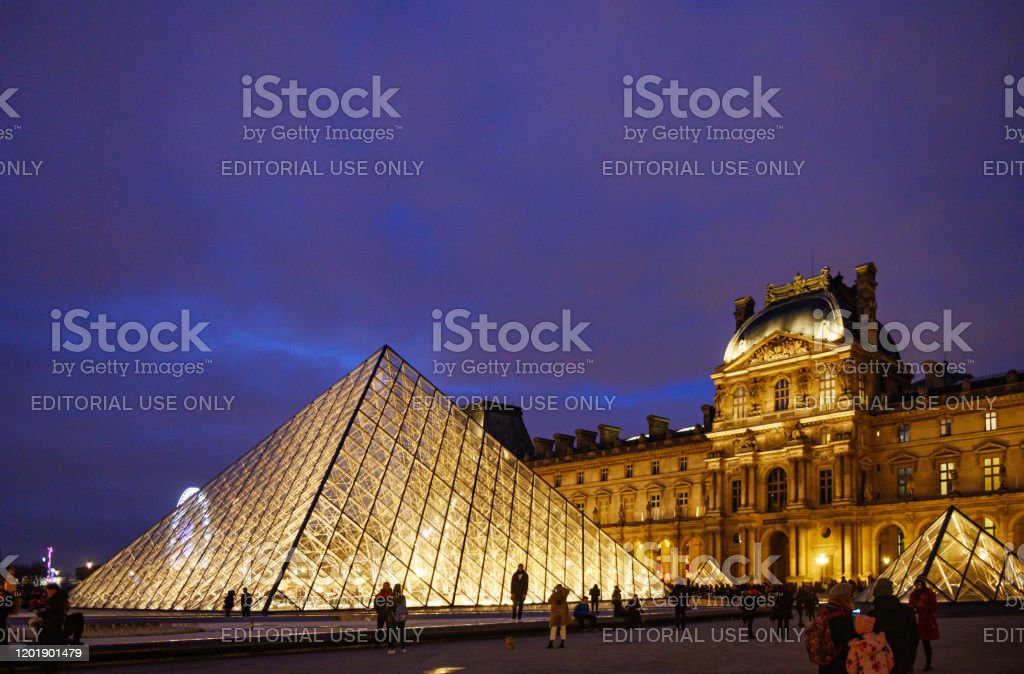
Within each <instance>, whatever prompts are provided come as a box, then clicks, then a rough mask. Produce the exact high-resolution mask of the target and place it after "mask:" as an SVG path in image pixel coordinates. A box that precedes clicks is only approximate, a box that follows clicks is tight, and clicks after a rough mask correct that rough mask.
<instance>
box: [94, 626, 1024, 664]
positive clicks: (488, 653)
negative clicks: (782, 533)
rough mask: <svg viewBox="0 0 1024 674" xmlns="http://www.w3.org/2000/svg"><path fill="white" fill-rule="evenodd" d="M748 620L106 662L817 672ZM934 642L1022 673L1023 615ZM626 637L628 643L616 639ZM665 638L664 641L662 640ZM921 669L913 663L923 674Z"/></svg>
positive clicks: (792, 646) (965, 658) (792, 643)
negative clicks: (562, 641)
mask: <svg viewBox="0 0 1024 674" xmlns="http://www.w3.org/2000/svg"><path fill="white" fill-rule="evenodd" d="M768 626H769V623H768V621H767V619H759V620H758V621H757V623H756V624H755V628H756V632H755V635H756V636H759V637H761V640H755V641H741V640H740V639H741V638H742V635H743V631H742V630H741V629H740V625H739V621H738V620H736V621H718V622H705V623H694V624H692V625H691V627H690V628H689V630H688V631H687V632H686V633H685V635H678V634H677V633H676V632H674V630H671V629H670V628H669V629H668V630H667V631H666V628H665V627H664V626H661V625H657V626H652V627H650V628H641V630H640V631H633V632H624V631H615V630H612V631H610V632H606V633H602V632H601V631H596V632H591V633H586V634H579V633H570V635H569V640H568V643H567V647H566V648H565V649H564V650H560V649H557V648H556V649H553V650H547V649H546V648H545V645H546V643H547V639H546V638H545V637H543V636H540V635H529V636H520V637H516V639H515V648H514V649H512V650H509V649H507V648H506V647H505V643H504V640H503V639H501V638H491V639H476V640H463V641H449V642H443V643H437V642H435V643H425V644H423V645H420V646H417V645H413V646H411V647H410V648H409V650H408V652H407V653H405V654H401V653H396V654H395V655H387V654H386V653H385V651H384V650H383V649H374V648H354V649H344V650H325V651H320V652H311V653H301V654H280V655H263V656H242V657H227V658H217V659H212V660H206V661H194V660H193V661H161V662H153V663H149V664H144V665H142V664H128V665H118V666H113V665H110V664H106V665H104V669H111V670H113V671H116V672H125V673H127V672H154V673H155V672H215V673H216V674H231V673H233V672H238V673H242V672H245V673H247V674H251V673H253V672H290V673H291V672H334V671H337V672H341V671H349V672H351V671H356V672H373V671H380V672H410V673H413V672H415V673H426V674H455V673H457V672H529V673H530V674H537V673H538V672H541V673H547V672H581V671H586V672H668V671H686V670H693V671H706V672H759V673H764V672H785V673H787V674H789V673H792V672H815V671H817V670H816V668H815V667H814V666H812V665H811V663H810V662H809V661H808V659H807V655H806V652H805V650H804V646H803V644H802V643H800V642H799V641H798V639H797V633H796V630H795V629H793V630H790V634H789V637H788V641H785V642H780V641H779V640H777V638H775V637H774V636H772V635H771V634H770V632H769V630H768V629H767V628H768ZM940 627H941V630H942V639H940V640H939V641H937V642H935V662H934V665H935V671H936V672H938V673H939V674H942V673H944V672H950V673H952V672H956V673H961V672H962V673H965V674H970V673H975V672H984V674H1000V673H1002V672H1006V673H1010V672H1013V673H1018V672H1021V671H1022V670H1024V665H1022V662H1024V615H999V616H991V617H989V616H983V617H956V618H954V617H950V618H945V619H943V620H942V621H941V625H940ZM627 634H628V635H629V636H630V637H631V638H632V640H633V643H625V642H624V643H615V642H614V640H615V638H619V639H621V638H623V637H624V636H625V635H627ZM666 636H669V637H670V638H671V640H666V639H665V637H666ZM920 667H921V664H920V663H919V665H918V670H917V671H920Z"/></svg>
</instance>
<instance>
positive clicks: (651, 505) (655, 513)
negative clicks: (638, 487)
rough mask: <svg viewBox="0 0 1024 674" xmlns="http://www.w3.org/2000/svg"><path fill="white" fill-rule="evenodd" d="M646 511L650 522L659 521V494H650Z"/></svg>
mask: <svg viewBox="0 0 1024 674" xmlns="http://www.w3.org/2000/svg"><path fill="white" fill-rule="evenodd" d="M647 510H648V512H649V513H650V516H651V519H652V520H657V519H661V494H651V495H650V496H649V497H648V500H647Z"/></svg>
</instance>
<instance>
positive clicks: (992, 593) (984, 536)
mask: <svg viewBox="0 0 1024 674" xmlns="http://www.w3.org/2000/svg"><path fill="white" fill-rule="evenodd" d="M921 576H923V577H925V578H926V579H927V580H928V584H929V585H931V586H932V587H933V588H934V589H935V591H936V593H938V596H939V599H940V600H945V601H992V600H998V601H1005V600H1007V599H1010V598H1016V599H1024V563H1022V562H1021V560H1020V559H1019V558H1018V557H1017V555H1016V554H1014V552H1013V551H1012V550H1010V549H1008V548H1007V547H1006V546H1005V545H1003V544H1002V543H1001V542H1000V541H999V539H997V538H996V537H995V536H993V535H992V534H990V533H988V532H987V531H985V530H984V529H983V528H982V527H981V526H979V525H978V524H977V523H976V522H975V521H974V520H972V519H971V518H969V517H967V515H964V514H963V513H962V512H960V510H958V509H957V508H956V506H949V508H948V509H947V510H946V511H945V512H944V513H943V514H942V515H940V516H939V517H938V518H937V519H936V520H935V521H934V522H932V523H931V524H930V525H929V526H928V528H927V529H925V531H924V533H923V534H921V535H920V536H919V537H918V539H917V540H916V541H914V542H913V543H912V544H911V545H910V547H908V548H907V549H906V550H904V552H903V554H901V555H900V556H899V557H897V558H896V560H895V561H894V562H893V563H892V564H890V565H889V567H888V568H887V569H886V570H885V571H883V572H882V573H881V574H880V575H879V576H878V579H876V580H875V582H874V583H872V584H871V585H870V586H869V587H868V588H867V589H866V590H865V591H864V592H863V593H862V594H861V596H860V597H858V599H861V600H863V601H873V600H874V592H875V584H876V583H877V582H878V580H881V579H882V578H888V579H889V580H891V581H892V584H893V594H894V595H895V596H897V597H899V598H901V599H902V598H904V597H906V596H907V595H909V594H910V592H911V590H913V589H914V580H915V579H917V578H918V577H921Z"/></svg>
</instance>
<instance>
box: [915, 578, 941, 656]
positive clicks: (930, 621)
mask: <svg viewBox="0 0 1024 674" xmlns="http://www.w3.org/2000/svg"><path fill="white" fill-rule="evenodd" d="M910 606H911V608H913V609H914V612H915V613H917V636H918V638H919V639H920V641H921V645H922V646H923V647H924V658H925V659H924V670H923V671H925V672H930V671H932V641H934V640H935V639H938V638H939V622H938V621H937V620H936V619H935V613H936V611H937V610H938V608H939V603H938V598H937V597H936V596H935V593H934V592H932V590H931V588H929V587H928V584H927V579H926V578H925V577H924V576H921V577H919V578H918V579H917V580H915V581H914V591H913V592H911V593H910ZM914 650H915V653H914V656H915V657H914V658H911V662H910V666H911V667H913V666H914V659H916V656H917V653H916V651H917V649H916V648H915V649H914Z"/></svg>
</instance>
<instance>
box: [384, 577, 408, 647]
mask: <svg viewBox="0 0 1024 674" xmlns="http://www.w3.org/2000/svg"><path fill="white" fill-rule="evenodd" d="M408 619H409V608H408V606H407V605H406V602H405V595H404V594H403V593H402V586H401V585H400V584H398V583H395V589H394V591H392V593H391V607H390V608H389V609H388V614H387V625H388V655H392V654H393V653H394V652H395V642H396V641H397V642H398V645H399V646H400V647H401V649H402V652H403V653H405V621H406V620H408Z"/></svg>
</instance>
